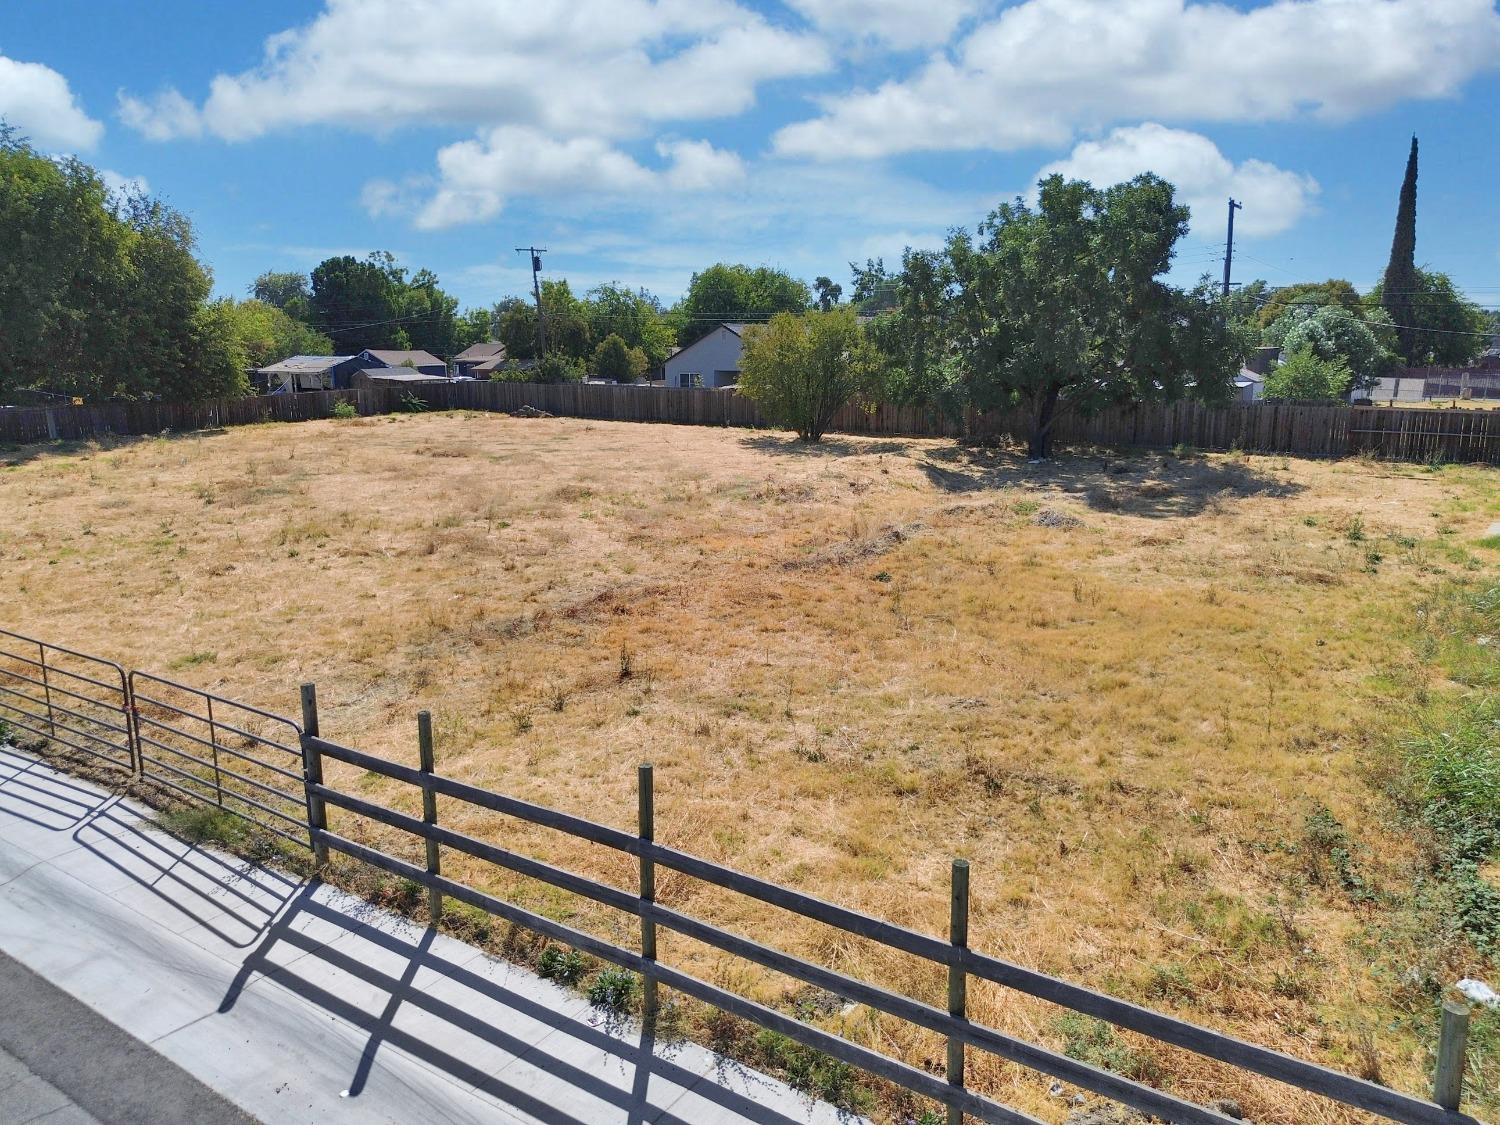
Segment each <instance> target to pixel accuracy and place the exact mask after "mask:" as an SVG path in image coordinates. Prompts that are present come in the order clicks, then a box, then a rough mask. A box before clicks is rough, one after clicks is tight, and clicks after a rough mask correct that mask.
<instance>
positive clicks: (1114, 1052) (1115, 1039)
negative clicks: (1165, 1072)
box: [1057, 1012, 1161, 1084]
mask: <svg viewBox="0 0 1500 1125" xmlns="http://www.w3.org/2000/svg"><path fill="white" fill-rule="evenodd" d="M1057 1030H1058V1031H1059V1032H1060V1033H1061V1034H1062V1037H1063V1051H1064V1053H1065V1054H1066V1055H1067V1056H1068V1057H1069V1058H1070V1059H1077V1060H1078V1061H1079V1062H1086V1063H1088V1064H1089V1065H1090V1066H1097V1067H1100V1068H1102V1069H1104V1070H1110V1071H1113V1072H1114V1073H1116V1074H1119V1075H1122V1076H1123V1077H1125V1078H1131V1079H1134V1080H1135V1081H1137V1082H1146V1083H1149V1084H1154V1083H1157V1082H1160V1081H1161V1067H1160V1066H1158V1065H1157V1062H1156V1060H1155V1059H1153V1058H1151V1057H1150V1056H1149V1055H1145V1054H1142V1053H1141V1052H1139V1051H1136V1050H1134V1049H1133V1048H1131V1047H1130V1045H1129V1044H1127V1043H1126V1042H1125V1041H1124V1040H1122V1039H1121V1038H1120V1037H1119V1035H1117V1034H1116V1033H1115V1029H1114V1028H1113V1027H1111V1026H1110V1025H1109V1024H1107V1023H1105V1022H1104V1021H1103V1020H1096V1019H1094V1018H1093V1017H1092V1016H1085V1015H1081V1014H1079V1013H1077V1012H1069V1013H1068V1014H1067V1015H1065V1016H1062V1017H1060V1018H1059V1019H1058V1021H1057Z"/></svg>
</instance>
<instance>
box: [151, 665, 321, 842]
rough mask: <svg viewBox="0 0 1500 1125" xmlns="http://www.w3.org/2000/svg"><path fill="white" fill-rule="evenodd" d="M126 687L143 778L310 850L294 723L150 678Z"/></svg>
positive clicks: (209, 693) (305, 799) (229, 701)
mask: <svg viewBox="0 0 1500 1125" xmlns="http://www.w3.org/2000/svg"><path fill="white" fill-rule="evenodd" d="M129 684H130V699H131V710H132V713H133V715H134V717H135V732H136V759H137V762H138V763H139V772H140V776H141V777H142V778H143V779H146V780H149V781H151V782H153V783H155V784H157V785H164V786H166V787H167V788H168V789H171V790H172V791H174V792H175V793H177V794H178V795H179V796H181V797H185V798H188V799H189V800H192V801H195V802H197V803H200V804H205V805H213V806H215V807H217V808H220V809H223V810H224V811H225V812H230V813H234V814H235V815H236V816H239V817H241V818H243V819H245V820H247V821H249V822H250V823H252V824H254V825H255V826H256V827H258V828H260V829H262V830H264V831H266V832H270V833H273V834H274V835H277V836H280V837H282V838H283V839H285V840H289V841H291V842H292V843H294V844H301V845H308V844H310V842H311V837H310V835H309V828H308V824H307V807H306V806H307V793H306V788H305V779H304V777H303V772H302V749H301V746H300V739H301V735H302V731H301V728H299V727H298V726H297V724H296V723H294V722H292V721H291V720H290V719H284V718H282V717H281V716H279V715H273V714H271V713H270V712H269V711H262V710H260V709H259V708H258V707H250V706H247V705H246V704H243V703H236V702H235V701H234V700H231V699H225V698H224V697H223V696H219V695H214V694H213V693H211V692H207V691H202V690H200V689H198V688H194V687H189V686H188V685H186V684H181V683H178V682H177V681H175V680H169V679H166V678H164V677H162V676H155V675H152V674H150V673H149V672H139V671H133V672H131V673H130V676H129Z"/></svg>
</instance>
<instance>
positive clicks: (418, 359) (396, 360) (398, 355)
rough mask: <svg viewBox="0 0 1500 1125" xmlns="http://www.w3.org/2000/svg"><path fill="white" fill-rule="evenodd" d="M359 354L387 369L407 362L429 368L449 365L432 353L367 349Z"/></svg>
mask: <svg viewBox="0 0 1500 1125" xmlns="http://www.w3.org/2000/svg"><path fill="white" fill-rule="evenodd" d="M359 354H360V355H362V356H369V357H370V358H371V359H375V360H379V361H380V362H381V363H383V364H385V365H386V366H387V367H400V366H401V365H402V364H403V363H406V362H407V361H410V362H412V363H414V364H415V365H416V366H418V367H429V366H432V365H434V364H435V365H437V366H438V367H446V366H447V364H445V363H443V361H442V360H440V359H438V357H437V356H435V355H433V354H432V353H431V352H387V351H375V350H374V349H373V348H366V349H365V350H364V351H362V352H360V353H359Z"/></svg>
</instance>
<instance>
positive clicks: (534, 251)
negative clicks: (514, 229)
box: [516, 246, 547, 363]
mask: <svg viewBox="0 0 1500 1125" xmlns="http://www.w3.org/2000/svg"><path fill="white" fill-rule="evenodd" d="M546 252H547V248H546V247H545V246H517V247H516V253H517V254H530V255H531V292H532V295H533V296H535V297H536V361H537V362H538V363H541V362H542V359H543V357H544V356H546V354H547V318H546V315H545V314H544V313H543V312H542V283H541V281H540V280H539V278H540V275H541V272H542V255H543V254H545V253H546Z"/></svg>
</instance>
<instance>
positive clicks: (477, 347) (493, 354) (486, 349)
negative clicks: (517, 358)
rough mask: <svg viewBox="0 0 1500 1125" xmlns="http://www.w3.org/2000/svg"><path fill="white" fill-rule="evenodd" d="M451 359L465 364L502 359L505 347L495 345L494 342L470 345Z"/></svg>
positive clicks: (499, 344)
mask: <svg viewBox="0 0 1500 1125" xmlns="http://www.w3.org/2000/svg"><path fill="white" fill-rule="evenodd" d="M453 358H454V359H456V360H461V361H463V362H465V363H467V362H469V361H470V360H480V359H504V358H505V345H504V344H501V343H497V342H496V341H494V340H489V341H487V342H485V343H483V344H470V345H469V346H468V347H467V348H465V349H464V350H463V351H461V352H459V353H458V354H457V355H456V356H454V357H453Z"/></svg>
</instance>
